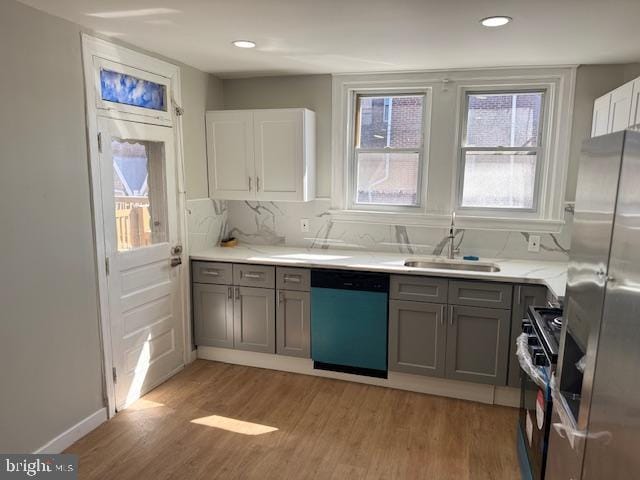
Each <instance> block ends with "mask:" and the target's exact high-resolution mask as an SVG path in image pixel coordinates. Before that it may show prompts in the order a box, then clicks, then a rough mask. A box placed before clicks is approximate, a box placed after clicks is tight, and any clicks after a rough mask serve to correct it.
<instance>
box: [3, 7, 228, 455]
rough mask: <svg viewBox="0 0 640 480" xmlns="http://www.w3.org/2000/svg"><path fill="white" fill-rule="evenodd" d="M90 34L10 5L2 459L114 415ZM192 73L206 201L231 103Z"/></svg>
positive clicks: (189, 162) (193, 155)
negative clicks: (86, 54)
mask: <svg viewBox="0 0 640 480" xmlns="http://www.w3.org/2000/svg"><path fill="white" fill-rule="evenodd" d="M80 32H81V28H80V27H79V26H77V25H74V24H72V23H70V22H67V21H65V20H61V19H58V18H56V17H53V16H50V15H47V14H45V13H42V12H39V11H37V10H34V9H32V8H30V7H26V6H24V5H23V4H20V3H18V2H15V1H14V0H3V1H2V2H0V59H1V60H2V73H1V74H0V105H1V106H2V110H1V111H2V114H1V115H0V162H1V167H2V169H1V170H0V232H1V235H0V252H2V253H1V254H0V365H2V367H1V368H0V452H3V453H9V452H30V451H34V450H36V449H38V448H40V447H42V446H43V445H44V444H46V443H47V442H48V441H50V440H51V439H53V438H54V437H56V436H57V435H59V434H60V433H62V432H64V431H65V430H67V429H68V428H70V427H71V426H73V425H75V424H76V423H77V422H79V421H80V420H82V419H84V418H85V417H87V416H88V415H90V414H92V413H94V412H95V411H97V410H99V409H101V408H102V407H103V398H102V397H103V395H102V373H101V354H100V342H99V333H98V332H99V324H98V305H97V286H96V285H97V282H96V273H95V259H94V242H93V235H92V231H93V229H92V219H91V210H90V186H89V185H90V184H89V172H88V165H89V164H88V158H87V142H86V134H85V110H84V107H85V105H84V85H83V73H82V63H81V46H80ZM174 63H175V62H174ZM181 70H182V81H183V92H182V93H183V102H184V106H185V116H184V143H185V157H186V159H185V164H186V165H185V169H186V174H187V185H186V186H187V190H188V191H189V193H190V195H191V196H194V197H197V196H206V195H207V186H206V174H203V173H202V169H203V168H204V171H205V173H206V154H205V146H204V145H205V141H204V138H205V137H204V110H205V106H209V107H219V106H221V105H222V101H221V96H220V95H221V82H220V81H219V80H217V79H215V78H213V77H211V76H210V75H207V74H205V73H202V72H199V71H198V70H196V69H193V68H191V67H187V66H184V65H181ZM203 182H204V183H203Z"/></svg>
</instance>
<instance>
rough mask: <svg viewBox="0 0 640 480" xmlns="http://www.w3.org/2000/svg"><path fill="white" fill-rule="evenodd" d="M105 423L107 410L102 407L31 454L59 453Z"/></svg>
mask: <svg viewBox="0 0 640 480" xmlns="http://www.w3.org/2000/svg"><path fill="white" fill-rule="evenodd" d="M106 421H107V408H106V407H104V408H101V409H100V410H98V411H96V412H94V413H92V414H91V415H89V416H88V417H86V418H84V419H82V420H80V421H79V422H78V423H76V424H75V425H74V426H73V427H71V428H69V429H68V430H65V431H64V432H62V433H61V434H60V435H58V436H57V437H55V438H54V439H52V440H50V441H48V442H47V443H46V444H45V445H43V446H42V447H40V448H39V449H37V450H36V451H35V452H33V453H60V452H62V451H64V449H65V448H67V447H69V446H71V445H72V444H73V443H74V442H76V441H78V440H80V439H81V438H82V437H84V436H85V435H86V434H87V433H89V432H91V431H92V430H94V429H96V428H97V427H98V426H99V425H101V424H102V423H104V422H106Z"/></svg>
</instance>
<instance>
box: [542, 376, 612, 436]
mask: <svg viewBox="0 0 640 480" xmlns="http://www.w3.org/2000/svg"><path fill="white" fill-rule="evenodd" d="M549 389H550V390H551V400H552V401H553V410H554V411H555V412H556V413H557V414H558V418H560V422H557V423H554V424H552V427H553V428H554V430H555V431H556V432H558V435H560V436H561V437H562V438H566V439H567V441H568V442H569V445H571V448H575V445H576V441H577V440H578V439H583V438H590V439H594V440H600V441H603V442H604V443H605V444H607V443H609V442H610V441H611V432H606V431H604V432H594V433H587V431H586V430H580V429H578V428H576V425H575V422H574V420H573V417H572V415H571V414H570V413H569V412H568V411H567V407H566V405H565V402H564V399H563V398H562V394H561V393H560V387H559V386H558V379H557V378H556V375H555V373H554V374H553V375H551V381H550V382H549Z"/></svg>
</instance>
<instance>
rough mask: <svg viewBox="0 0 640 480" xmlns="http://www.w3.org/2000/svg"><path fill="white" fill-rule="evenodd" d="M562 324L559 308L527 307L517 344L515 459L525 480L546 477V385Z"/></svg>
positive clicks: (548, 402)
mask: <svg viewBox="0 0 640 480" xmlns="http://www.w3.org/2000/svg"><path fill="white" fill-rule="evenodd" d="M562 324H563V320H562V310H561V309H559V308H545V307H529V310H528V312H527V318H526V319H525V320H523V322H522V331H523V333H522V335H521V336H520V337H519V338H518V342H517V345H518V352H517V354H518V360H519V361H520V366H521V370H522V372H521V377H520V378H521V388H520V418H519V427H520V428H519V432H518V459H519V461H520V469H521V472H522V478H523V479H526V480H542V479H544V476H545V466H546V461H547V452H548V444H549V430H550V424H551V411H552V400H551V391H550V383H549V382H550V379H551V374H552V373H553V372H554V371H555V368H556V363H557V361H558V343H559V340H560V332H561V331H562Z"/></svg>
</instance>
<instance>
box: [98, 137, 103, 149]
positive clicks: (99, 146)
mask: <svg viewBox="0 0 640 480" xmlns="http://www.w3.org/2000/svg"><path fill="white" fill-rule="evenodd" d="M98 152H100V153H102V132H98Z"/></svg>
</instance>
